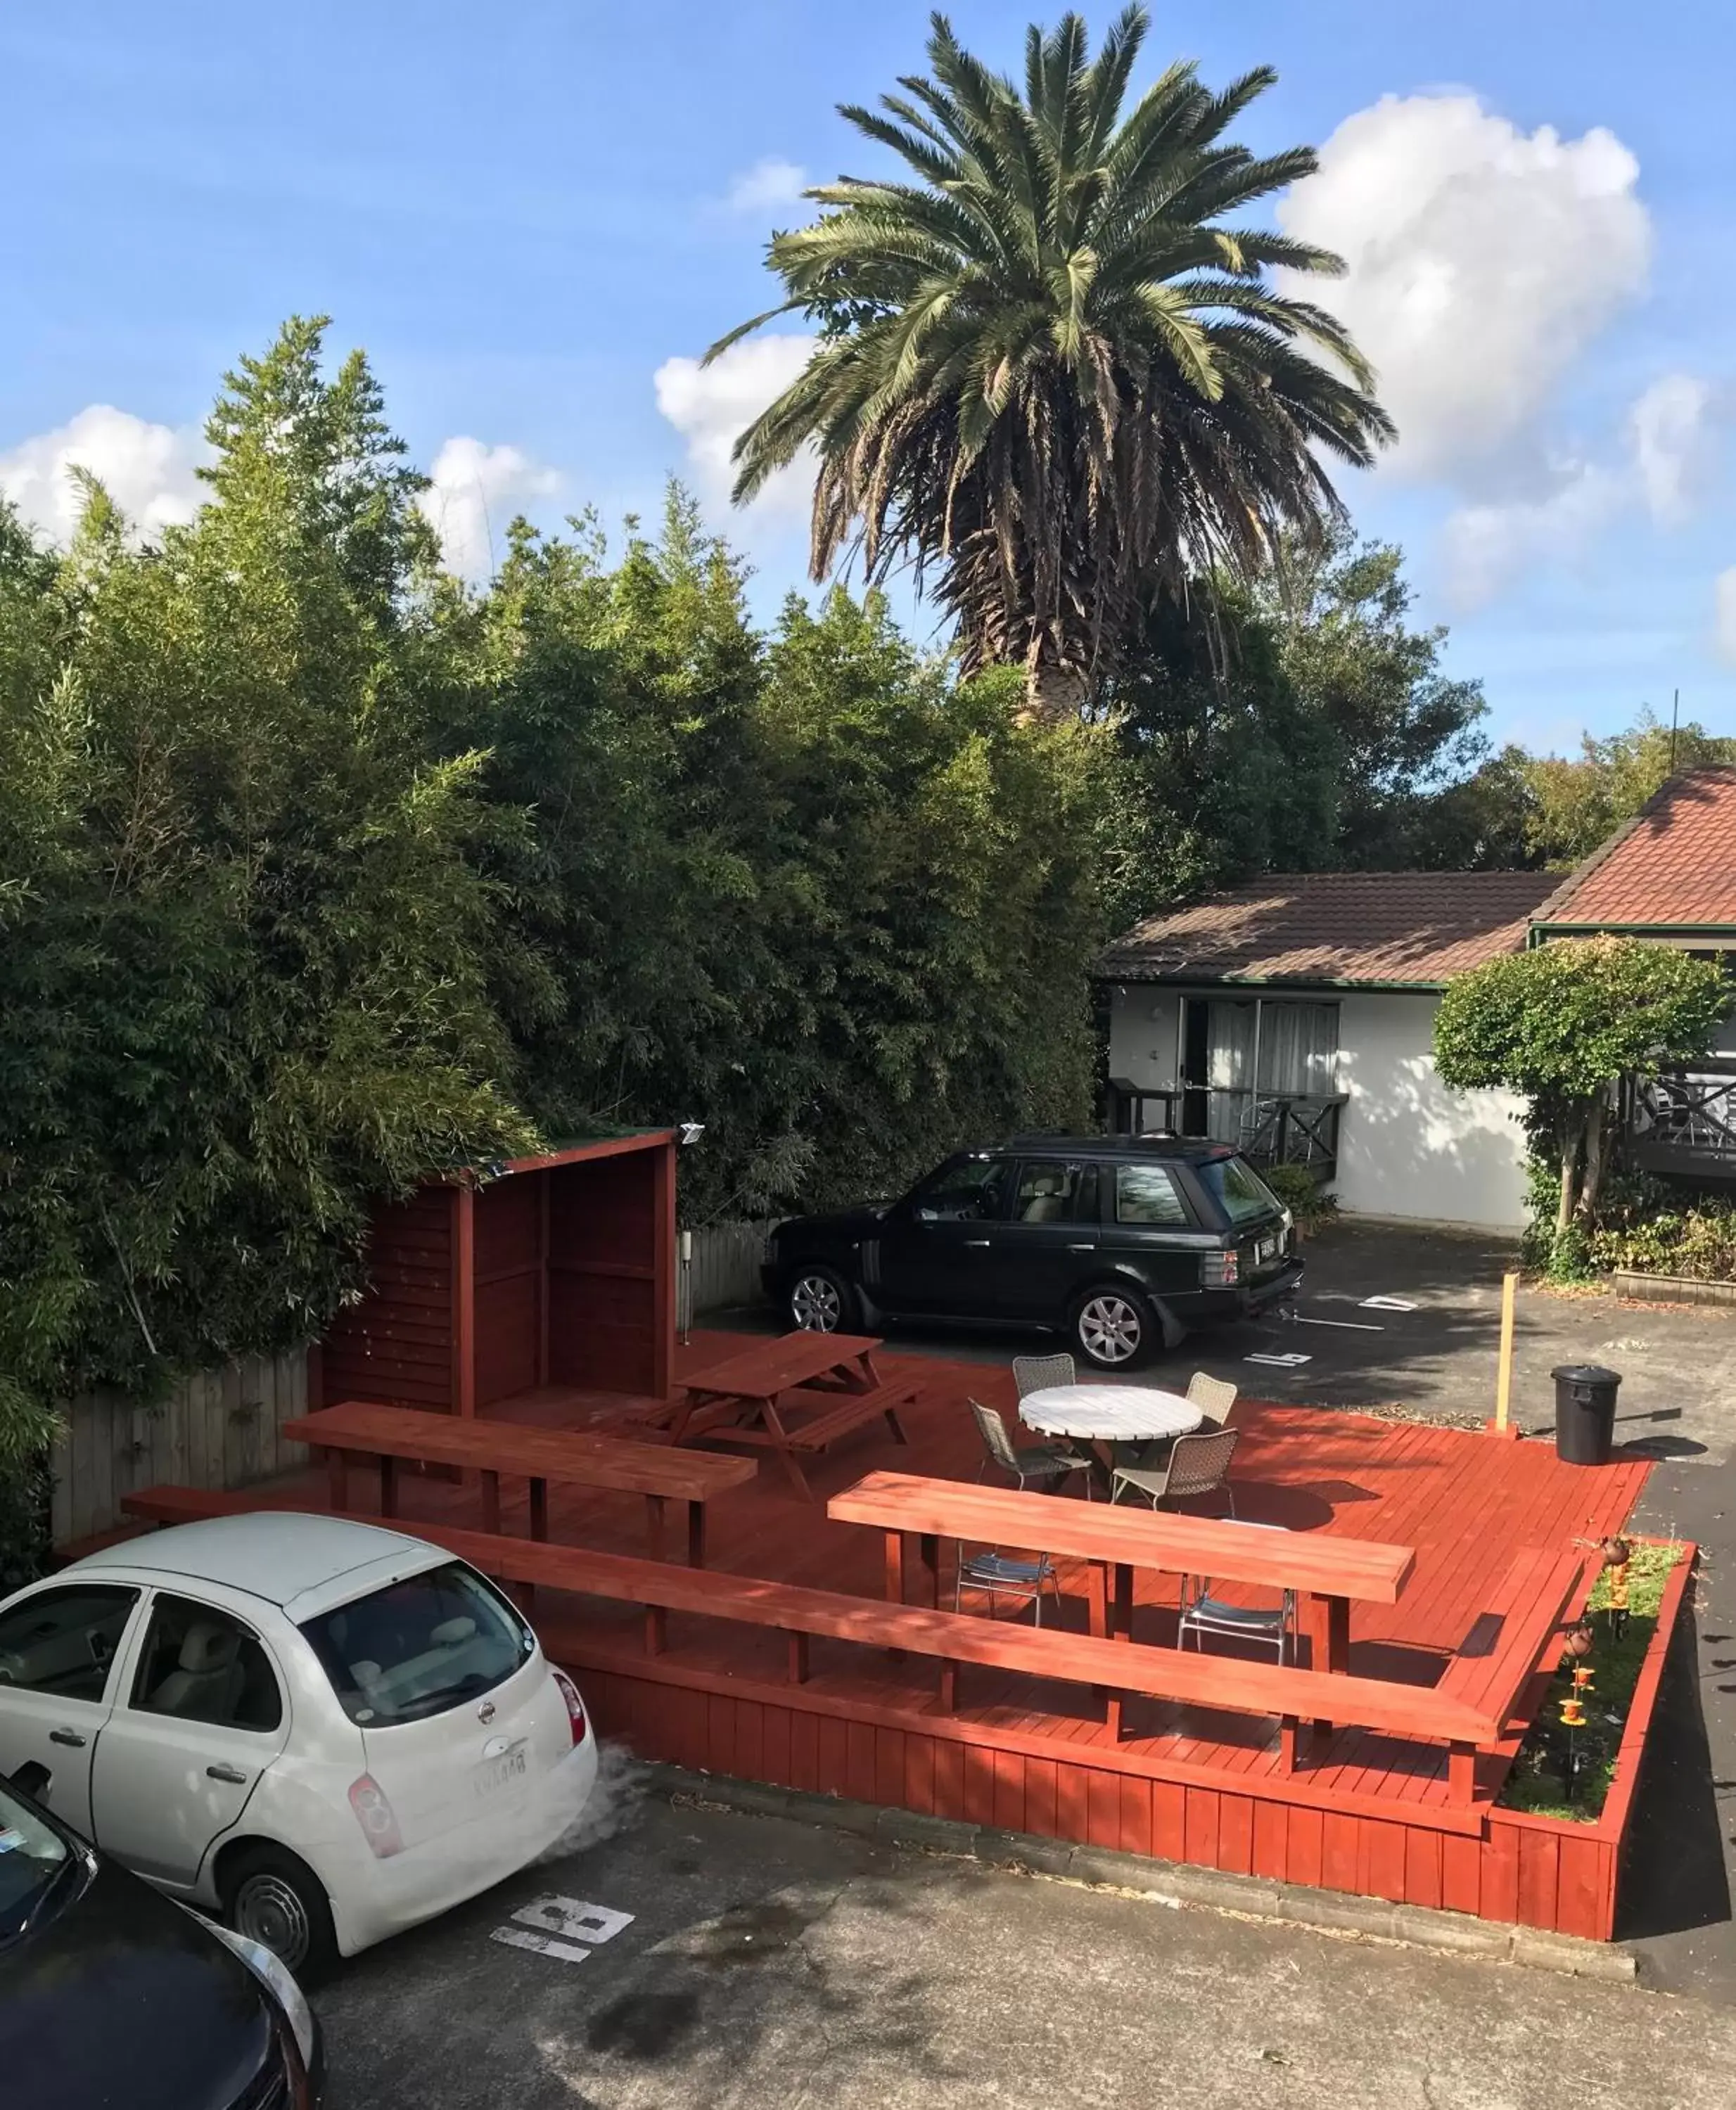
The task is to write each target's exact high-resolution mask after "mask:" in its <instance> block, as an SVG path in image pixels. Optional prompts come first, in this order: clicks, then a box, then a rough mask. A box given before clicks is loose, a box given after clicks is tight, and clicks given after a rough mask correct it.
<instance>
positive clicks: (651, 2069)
mask: <svg viewBox="0 0 1736 2110" xmlns="http://www.w3.org/2000/svg"><path fill="white" fill-rule="evenodd" d="M615 1817H616V1821H617V1822H619V1829H618V1830H617V1831H616V1832H614V1835H613V1836H610V1837H608V1838H606V1839H604V1840H602V1841H599V1842H597V1843H596V1844H593V1845H590V1846H588V1847H585V1848H582V1849H581V1850H579V1851H578V1852H576V1853H572V1854H566V1855H564V1856H562V1857H560V1858H556V1859H551V1860H549V1861H548V1862H546V1863H543V1864H542V1865H541V1866H539V1867H537V1868H533V1869H532V1870H529V1871H528V1872H526V1873H525V1874H524V1875H522V1876H520V1877H517V1878H515V1879H514V1881H511V1882H510V1883H508V1884H505V1885H503V1886H501V1888H500V1889H499V1890H496V1891H493V1892H492V1893H490V1894H489V1895H487V1897H485V1898H483V1899H478V1900H476V1901H475V1902H474V1904H471V1905H469V1906H467V1907H465V1909H462V1910H460V1911H458V1912H456V1913H451V1914H450V1915H448V1916H447V1917H446V1918H444V1919H442V1920H440V1921H438V1922H435V1923H434V1924H433V1925H432V1926H430V1927H425V1928H423V1929H421V1930H419V1931H417V1932H415V1933H414V1934H411V1935H409V1936H404V1937H401V1939H399V1940H397V1941H394V1942H391V1943H388V1944H386V1945H384V1946H383V1947H382V1948H379V1949H374V1950H373V1951H371V1952H369V1954H366V1955H364V1956H362V1957H360V1958H356V1960H355V1961H354V1962H353V1963H350V1964H349V1965H347V1966H346V1967H344V1968H343V1970H342V1972H341V1973H340V1974H339V1976H338V1977H337V1979H336V1980H334V1981H333V1983H332V1984H331V1985H329V1986H328V1987H327V1988H326V1989H325V1990H324V1991H323V1992H322V1993H321V1994H320V1995H319V1996H318V1999H317V2005H318V2007H319V2009H320V2014H321V2017H322V2018H323V2020H324V2025H325V2028H326V2031H327V2037H328V2048H329V2058H330V2062H331V2072H332V2081H331V2087H330V2091H329V2105H330V2110H388V2107H389V2110H402V2106H405V2105H410V2104H414V2105H415V2106H417V2110H654V2107H655V2110H672V2106H682V2110H736V2106H741V2110H746V2106H750V2105H752V2106H755V2110H762V2107H763V2106H774V2110H785V2106H788V2110H802V2106H807V2105H810V2104H822V2103H823V2104H825V2105H826V2106H827V2110H904V2106H917V2105H921V2106H922V2110H947V2106H951V2105H959V2106H964V2105H970V2106H973V2110H974V2106H980V2105H982V2104H985V2103H1031V2102H1038V2101H1040V2102H1047V2103H1054V2104H1057V2105H1060V2106H1072V2105H1081V2106H1084V2105H1093V2106H1095V2105H1111V2104H1113V2105H1115V2106H1117V2110H1122V2106H1125V2105H1129V2104H1131V2105H1135V2106H1139V2105H1144V2104H1147V2103H1149V2104H1154V2105H1155V2104H1158V2103H1161V2104H1163V2105H1164V2106H1166V2110H1227V2106H1231V2105H1235V2106H1238V2110H1240V2106H1244V2105H1245V2106H1248V2110H1267V2106H1271V2110H1316V2106H1320V2110H1324V2107H1325V2106H1326V2105H1331V2106H1333V2110H1365V2107H1366V2110H1403V2106H1406V2105H1412V2104H1414V2105H1416V2106H1418V2110H1546V2106H1547V2110H1558V2106H1559V2105H1560V2104H1561V2103H1570V2102H1571V2103H1578V2104H1580V2105H1584V2106H1587V2110H1626V2107H1627V2106H1629V2105H1630V2104H1632V2103H1634V2102H1636V2101H1639V2102H1644V2103H1649V2104H1653V2105H1656V2106H1657V2110H1725V2105H1727V2104H1728V2103H1729V2100H1730V2084H1729V2075H1730V2073H1731V2072H1736V2013H1732V2012H1731V2011H1729V2010H1727V2009H1724V2008H1718V2007H1716V2006H1712V2005H1710V2004H1704V2003H1702V2002H1699V2001H1697V2000H1693V1999H1668V1998H1665V1997H1661V1996H1660V1995H1655V1994H1651V1993H1647V1992H1643V1991H1640V1990H1635V1989H1633V1988H1630V1987H1624V1986H1620V1985H1606V1984H1599V1983H1594V1982H1591V1981H1585V1980H1580V1979H1571V1978H1565V1977H1558V1976H1555V1975H1553V1974H1552V1973H1549V1972H1540V1971H1534V1970H1530V1969H1525V1968H1521V1967H1516V1966H1511V1965H1508V1966H1501V1965H1494V1964H1489V1963H1480V1962H1475V1961H1471V1960H1469V1959H1462V1958H1457V1957H1453V1956H1450V1955H1443V1954H1439V1952H1436V1951H1432V1950H1422V1949H1407V1948H1400V1947H1396V1946H1389V1945H1380V1944H1374V1943H1368V1942H1362V1941H1354V1940H1344V1939H1335V1938H1333V1937H1330V1936H1321V1935H1316V1934H1313V1933H1311V1932H1308V1931H1304V1930H1299V1929H1295V1928H1285V1927H1274V1926H1270V1925H1267V1924H1266V1923H1264V1922H1256V1921H1244V1920H1240V1919H1236V1918H1230V1917H1227V1916H1225V1915H1222V1914H1219V1913H1212V1912H1206V1911H1193V1910H1185V1909H1183V1910H1178V1909H1165V1908H1163V1907H1162V1906H1160V1905H1158V1904H1154V1903H1152V1902H1151V1901H1150V1900H1149V1899H1135V1898H1130V1897H1126V1896H1124V1895H1119V1894H1117V1893H1113V1892H1108V1891H1099V1890H1085V1889H1081V1888H1077V1887H1075V1886H1071V1885H1067V1884H1063V1883H1055V1882H1049V1881H1040V1880H1036V1879H1032V1878H1030V1877H1020V1876H1016V1875H1013V1874H1008V1873H1002V1872H996V1871H993V1870H988V1869H985V1868H981V1867H980V1866H978V1865H977V1864H974V1863H961V1862H953V1861H947V1860H941V1859H934V1858H931V1857H929V1856H927V1855H924V1854H913V1853H906V1852H902V1851H898V1850H891V1849H889V1848H886V1847H884V1846H882V1845H877V1844H875V1843H873V1842H871V1841H867V1840H864V1839H861V1838H858V1837H855V1836H852V1835H850V1834H846V1833H841V1832H830V1831H824V1832H823V1831H817V1830H813V1829H810V1828H809V1827H805V1826H803V1825H800V1824H797V1823H794V1822H786V1821H784V1820H782V1819H777V1818H761V1817H750V1816H745V1815H741V1814H739V1813H735V1812H732V1811H726V1810H718V1809H708V1808H699V1807H694V1806H691V1805H687V1806H683V1805H680V1804H674V1805H672V1804H669V1803H667V1802H664V1801H660V1800H652V1799H650V1798H646V1799H643V1800H637V1801H636V1800H634V1798H633V1796H632V1793H631V1791H630V1790H629V1791H628V1792H627V1793H626V1794H625V1795H621V1796H619V1798H618V1800H617V1801H616V1804H615ZM629 1915H630V1917H628V1916H629ZM525 1937H528V1940H526V1939H524V1938H525Z"/></svg>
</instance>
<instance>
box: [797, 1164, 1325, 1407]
mask: <svg viewBox="0 0 1736 2110" xmlns="http://www.w3.org/2000/svg"><path fill="white" fill-rule="evenodd" d="M761 1273H762V1277H763V1279H764V1284H765V1287H766V1290H767V1293H768V1295H769V1296H770V1297H772V1298H773V1301H774V1302H777V1303H778V1304H780V1305H782V1307H783V1308H784V1309H785V1310H786V1311H787V1312H788V1313H789V1315H790V1317H791V1319H792V1320H794V1322H795V1324H796V1325H798V1326H801V1327H807V1328H810V1329H815V1330H817V1331H818V1332H821V1333H832V1332H834V1331H844V1332H848V1331H849V1330H850V1329H851V1328H852V1327H854V1326H856V1325H859V1324H860V1325H869V1326H872V1325H876V1324H878V1323H879V1322H880V1321H881V1320H884V1319H907V1318H908V1319H918V1318H920V1319H953V1320H966V1321H968V1322H971V1323H973V1324H991V1325H997V1326H1034V1327H1044V1328H1058V1329H1063V1330H1064V1331H1065V1332H1066V1333H1067V1336H1068V1338H1069V1341H1070V1343H1071V1344H1072V1347H1073V1348H1074V1349H1075V1351H1076V1352H1077V1353H1078V1354H1079V1355H1080V1356H1082V1357H1083V1358H1084V1359H1085V1361H1086V1362H1087V1363H1090V1364H1091V1365H1094V1366H1095V1368H1097V1369H1099V1370H1126V1369H1127V1368H1128V1367H1129V1366H1130V1365H1132V1364H1133V1363H1135V1362H1136V1361H1138V1360H1139V1359H1140V1356H1143V1355H1144V1354H1146V1353H1147V1352H1149V1350H1150V1349H1151V1347H1153V1346H1154V1343H1155V1342H1156V1341H1157V1339H1158V1338H1160V1337H1161V1338H1162V1340H1163V1345H1164V1347H1175V1345H1176V1343H1177V1342H1179V1341H1180V1340H1181V1337H1182V1335H1183V1334H1184V1333H1185V1332H1186V1331H1187V1330H1188V1329H1189V1328H1190V1327H1192V1326H1195V1325H1199V1324H1201V1323H1203V1322H1205V1321H1208V1320H1221V1319H1244V1318H1248V1317H1249V1316H1251V1315H1253V1313H1255V1312H1258V1311H1265V1310H1266V1309H1267V1306H1270V1305H1273V1304H1276V1303H1280V1302H1287V1301H1288V1300H1289V1299H1290V1297H1292V1296H1294V1293H1295V1290H1296V1286H1297V1284H1299V1282H1300V1281H1301V1279H1302V1262H1301V1261H1300V1260H1299V1259H1298V1258H1297V1256H1296V1249H1295V1237H1294V1232H1293V1230H1292V1228H1291V1223H1290V1212H1289V1211H1288V1210H1287V1209H1285V1207H1283V1205H1282V1204H1281V1203H1280V1202H1279V1200H1278V1199H1277V1197H1276V1195H1275V1194H1273V1193H1272V1192H1271V1189H1270V1188H1269V1187H1267V1184H1265V1182H1264V1181H1263V1180H1262V1179H1261V1178H1260V1176H1259V1175H1258V1173H1257V1172H1256V1171H1255V1170H1254V1169H1253V1166H1251V1165H1249V1162H1248V1161H1247V1160H1246V1158H1244V1157H1239V1156H1238V1155H1237V1153H1236V1152H1235V1151H1234V1150H1232V1149H1231V1148H1230V1147H1229V1146H1228V1145H1227V1144H1225V1143H1208V1142H1192V1141H1184V1140H1177V1139H1174V1138H1167V1137H1166V1138H1153V1137H1144V1136H1053V1135H1024V1136H1014V1137H1013V1139H1011V1140H1010V1141H1009V1142H1007V1143H1001V1144H999V1145H998V1146H997V1147H996V1148H993V1149H989V1150H968V1151H961V1152H959V1155H958V1156H957V1157H950V1158H948V1159H947V1161H946V1162H945V1164H944V1165H943V1166H941V1167H940V1168H939V1169H938V1170H936V1171H934V1172H931V1173H930V1174H929V1175H928V1177H927V1179H926V1180H922V1181H920V1182H919V1183H918V1185H917V1186H915V1187H914V1188H913V1189H912V1190H911V1191H910V1193H908V1194H907V1195H905V1197H904V1199H903V1200H902V1201H901V1202H892V1203H891V1205H890V1207H877V1208H860V1209H851V1210H847V1211H844V1212H843V1213H841V1214H840V1215H837V1216H796V1217H794V1218H792V1219H791V1220H790V1221H789V1222H788V1223H786V1224H781V1225H779V1226H778V1227H777V1229H776V1230H775V1231H774V1232H773V1234H772V1235H771V1237H770V1238H768V1239H767V1241H766V1247H765V1258H764V1266H763V1268H762V1270H761Z"/></svg>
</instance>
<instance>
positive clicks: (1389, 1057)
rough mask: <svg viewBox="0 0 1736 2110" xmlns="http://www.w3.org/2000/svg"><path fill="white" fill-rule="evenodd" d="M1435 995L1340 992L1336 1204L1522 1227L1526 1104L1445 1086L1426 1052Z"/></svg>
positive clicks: (1368, 1212)
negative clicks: (1341, 1095)
mask: <svg viewBox="0 0 1736 2110" xmlns="http://www.w3.org/2000/svg"><path fill="white" fill-rule="evenodd" d="M1439 1001H1440V1000H1439V998H1438V997H1435V996H1400V995H1388V994H1379V993H1376V992H1374V991H1371V992H1369V993H1368V994H1366V995H1355V994H1348V993H1347V994H1345V995H1344V997H1343V998H1342V999H1341V1005H1342V1008H1341V1010H1340V1012H1339V1057H1338V1077H1339V1090H1340V1091H1343V1092H1347V1093H1348V1094H1349V1103H1348V1105H1347V1106H1346V1107H1345V1108H1344V1112H1343V1114H1342V1116H1340V1121H1339V1145H1338V1179H1337V1181H1336V1182H1335V1189H1334V1191H1335V1193H1336V1194H1337V1196H1338V1199H1339V1207H1341V1208H1342V1209H1344V1211H1346V1212H1347V1213H1349V1214H1353V1215H1361V1216H1412V1217H1416V1218H1417V1219H1418V1220H1421V1221H1424V1222H1433V1223H1449V1224H1478V1225H1487V1226H1488V1227H1489V1229H1498V1230H1514V1231H1516V1230H1518V1229H1521V1227H1522V1226H1523V1225H1524V1222H1525V1132H1524V1130H1522V1129H1521V1126H1520V1124H1519V1119H1518V1116H1520V1115H1521V1113H1522V1112H1523V1111H1524V1103H1523V1101H1521V1099H1519V1098H1516V1096H1515V1095H1514V1094H1513V1093H1511V1092H1454V1091H1449V1090H1448V1088H1447V1086H1446V1085H1444V1084H1442V1083H1441V1081H1440V1080H1439V1077H1437V1076H1436V1075H1435V1059H1434V1057H1433V1055H1432V1053H1431V1052H1430V1048H1431V1043H1432V1036H1433V1032H1434V1025H1435V1008H1436V1007H1437V1005H1438V1004H1439Z"/></svg>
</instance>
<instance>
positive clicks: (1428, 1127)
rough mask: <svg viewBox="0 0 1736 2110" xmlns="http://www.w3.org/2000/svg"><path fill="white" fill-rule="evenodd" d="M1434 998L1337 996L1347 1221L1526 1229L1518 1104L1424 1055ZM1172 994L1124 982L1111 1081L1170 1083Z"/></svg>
mask: <svg viewBox="0 0 1736 2110" xmlns="http://www.w3.org/2000/svg"><path fill="white" fill-rule="evenodd" d="M1437 1003H1439V998H1437V997H1434V996H1430V995H1422V996H1410V995H1395V994H1384V993H1380V992H1376V991H1372V990H1371V991H1369V992H1368V993H1367V994H1362V995H1358V994H1351V993H1346V994H1344V995H1343V996H1341V997H1340V998H1339V1056H1338V1089H1339V1090H1340V1091H1341V1092H1344V1093H1348V1095H1349V1103H1348V1105H1347V1106H1346V1107H1344V1112H1343V1113H1342V1114H1341V1115H1340V1116H1339V1155H1338V1178H1337V1180H1336V1181H1335V1184H1334V1190H1333V1191H1334V1192H1335V1193H1336V1194H1337V1196H1338V1198H1339V1207H1341V1208H1343V1209H1344V1210H1345V1211H1347V1212H1348V1213H1349V1214H1352V1215H1359V1216H1409V1217H1414V1218H1415V1219H1416V1220H1418V1221H1419V1222H1424V1223H1449V1224H1476V1225H1484V1226H1486V1227H1488V1228H1489V1229H1494V1230H1513V1231H1516V1230H1519V1229H1521V1228H1522V1227H1523V1225H1524V1223H1525V1134H1524V1131H1523V1130H1521V1127H1520V1125H1519V1121H1518V1119H1517V1116H1518V1115H1519V1113H1520V1112H1521V1111H1522V1103H1521V1101H1520V1100H1519V1099H1518V1098H1516V1097H1514V1096H1513V1095H1512V1093H1507V1092H1453V1091H1449V1090H1448V1089H1447V1087H1446V1086H1445V1085H1444V1084H1442V1083H1441V1081H1440V1080H1439V1078H1438V1077H1437V1076H1436V1075H1435V1061H1434V1057H1433V1055H1432V1053H1431V1052H1430V1050H1431V1047H1432V1041H1433V1034H1434V1026H1435V1006H1436V1004H1437ZM1177 1005H1178V998H1176V994H1174V992H1173V991H1171V990H1167V989H1154V988H1150V987H1148V986H1141V985H1139V984H1137V983H1132V984H1128V985H1125V986H1123V987H1122V988H1119V989H1115V990H1113V992H1112V994H1111V998H1110V1008H1109V1075H1111V1076H1112V1077H1125V1078H1126V1080H1128V1082H1129V1083H1130V1084H1169V1083H1171V1082H1172V1080H1173V1079H1174V1077H1175V1075H1176V1021H1177V1017H1178V1011H1177Z"/></svg>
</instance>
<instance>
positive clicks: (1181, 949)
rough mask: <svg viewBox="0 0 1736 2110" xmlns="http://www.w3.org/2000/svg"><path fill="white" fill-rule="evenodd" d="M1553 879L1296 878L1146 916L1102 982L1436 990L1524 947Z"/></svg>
mask: <svg viewBox="0 0 1736 2110" xmlns="http://www.w3.org/2000/svg"><path fill="white" fill-rule="evenodd" d="M1553 884H1554V881H1552V879H1551V877H1550V875H1549V874H1548V873H1547V872H1303V873H1295V874H1287V875H1282V876H1273V877H1271V878H1268V879H1262V880H1256V881H1253V882H1252V883H1251V884H1250V885H1246V886H1240V887H1237V888H1236V889H1235V890H1234V891H1233V892H1231V893H1228V894H1213V895H1212V896H1211V897H1210V899H1208V900H1204V901H1199V902H1196V903H1194V905H1193V906H1192V907H1191V908H1177V909H1172V910H1169V911H1167V912H1165V913H1164V914H1163V915H1161V916H1152V917H1147V919H1146V920H1145V921H1144V922H1143V923H1140V924H1138V925H1136V926H1135V928H1134V929H1132V930H1130V931H1128V932H1127V933H1126V935H1125V936H1124V937H1121V938H1118V939H1117V940H1116V941H1115V943H1114V944H1112V945H1111V946H1110V947H1109V948H1108V950H1107V951H1106V952H1105V953H1104V955H1103V957H1102V958H1101V959H1100V960H1099V962H1098V967H1097V972H1098V975H1099V977H1100V978H1101V979H1103V980H1107V981H1181V980H1199V981H1235V982H1314V983H1318V982H1344V983H1358V982H1368V983H1376V984H1388V985H1390V984H1393V983H1399V984H1411V985H1416V986H1421V987H1422V988H1426V989H1433V988H1438V987H1439V985H1440V984H1441V983H1443V982H1444V981H1445V980H1447V978H1448V976H1451V975H1456V974H1457V973H1459V972H1460V971H1461V970H1462V969H1463V968H1466V967H1477V966H1480V964H1481V963H1482V962H1484V960H1489V959H1493V958H1494V957H1495V955H1496V954H1497V953H1511V952H1516V951H1517V950H1518V949H1519V948H1520V947H1521V945H1523V944H1524V943H1525V930H1526V926H1527V924H1528V922H1529V921H1530V917H1531V915H1532V913H1533V912H1534V910H1535V909H1536V908H1537V907H1538V905H1539V903H1540V902H1541V901H1542V900H1543V898H1544V896H1545V895H1546V894H1548V892H1549V890H1550V888H1551V886H1552V885H1553Z"/></svg>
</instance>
